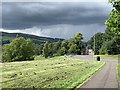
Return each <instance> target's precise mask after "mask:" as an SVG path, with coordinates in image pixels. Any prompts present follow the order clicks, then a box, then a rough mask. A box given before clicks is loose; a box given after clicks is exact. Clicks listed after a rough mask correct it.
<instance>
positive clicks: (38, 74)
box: [2, 56, 104, 88]
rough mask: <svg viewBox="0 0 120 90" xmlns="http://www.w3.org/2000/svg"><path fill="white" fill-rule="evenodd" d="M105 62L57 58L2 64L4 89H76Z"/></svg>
mask: <svg viewBox="0 0 120 90" xmlns="http://www.w3.org/2000/svg"><path fill="white" fill-rule="evenodd" d="M103 65H104V62H97V61H92V60H91V61H88V60H86V61H85V60H80V59H73V58H64V57H63V56H61V57H55V58H51V59H47V60H36V61H23V62H11V63H3V64H2V66H3V67H2V88H34V87H35V88H75V87H76V86H78V85H80V84H81V83H83V82H84V81H85V80H86V79H87V78H88V77H90V76H91V75H92V74H94V73H95V71H97V70H98V69H99V68H100V67H102V66H103Z"/></svg>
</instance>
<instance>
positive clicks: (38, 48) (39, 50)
mask: <svg viewBox="0 0 120 90" xmlns="http://www.w3.org/2000/svg"><path fill="white" fill-rule="evenodd" d="M34 49H35V55H42V50H43V44H35V43H34Z"/></svg>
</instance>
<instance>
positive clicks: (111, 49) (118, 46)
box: [100, 37, 120, 55]
mask: <svg viewBox="0 0 120 90" xmlns="http://www.w3.org/2000/svg"><path fill="white" fill-rule="evenodd" d="M119 53H120V37H114V38H113V39H112V40H110V41H107V42H106V43H104V44H103V46H102V48H101V49H100V54H109V55H116V54H119Z"/></svg>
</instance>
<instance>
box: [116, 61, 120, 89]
mask: <svg viewBox="0 0 120 90" xmlns="http://www.w3.org/2000/svg"><path fill="white" fill-rule="evenodd" d="M117 79H118V87H119V90H120V63H118V64H117Z"/></svg>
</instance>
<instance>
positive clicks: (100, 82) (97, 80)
mask: <svg viewBox="0 0 120 90" xmlns="http://www.w3.org/2000/svg"><path fill="white" fill-rule="evenodd" d="M73 58H81V59H85V60H95V57H93V56H92V55H76V56H73ZM101 61H105V62H106V64H105V65H104V66H103V67H102V69H101V70H99V71H98V72H97V73H96V74H95V75H93V76H92V77H91V78H90V80H88V81H87V82H86V83H85V84H83V85H82V86H81V87H79V88H77V90H78V89H82V88H101V89H103V88H113V89H117V88H118V81H117V74H116V64H117V63H118V60H117V59H113V58H101Z"/></svg>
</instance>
